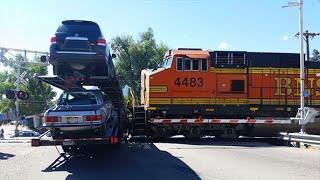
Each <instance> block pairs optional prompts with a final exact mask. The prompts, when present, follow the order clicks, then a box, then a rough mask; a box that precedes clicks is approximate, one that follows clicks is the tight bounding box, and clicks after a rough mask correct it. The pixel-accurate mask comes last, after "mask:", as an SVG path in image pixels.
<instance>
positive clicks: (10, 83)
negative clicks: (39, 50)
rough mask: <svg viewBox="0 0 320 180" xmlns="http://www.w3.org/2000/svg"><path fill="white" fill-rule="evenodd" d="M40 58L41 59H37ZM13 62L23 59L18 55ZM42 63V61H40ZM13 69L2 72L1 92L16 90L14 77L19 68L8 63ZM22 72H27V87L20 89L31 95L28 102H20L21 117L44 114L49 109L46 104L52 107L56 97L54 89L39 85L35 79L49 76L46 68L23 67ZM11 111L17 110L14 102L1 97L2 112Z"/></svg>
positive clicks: (22, 86) (0, 109)
mask: <svg viewBox="0 0 320 180" xmlns="http://www.w3.org/2000/svg"><path fill="white" fill-rule="evenodd" d="M36 58H39V57H36ZM10 60H11V61H23V57H22V56H21V55H20V54H18V55H16V56H15V57H14V58H11V59H10ZM38 61H40V60H38ZM6 65H8V66H9V67H11V68H12V71H4V72H0V92H3V93H4V92H5V91H6V90H8V89H15V85H14V82H15V80H16V78H15V77H14V74H15V72H16V71H17V66H16V65H15V64H14V63H6ZM21 67H22V68H21V72H23V71H26V72H27V74H26V76H25V78H24V79H25V80H27V82H28V83H27V85H23V84H20V85H19V89H20V90H24V91H26V92H28V93H29V99H28V100H20V101H19V111H20V115H24V116H27V115H33V114H36V113H42V112H43V111H44V110H45V109H46V108H47V107H46V102H47V103H48V104H49V105H52V102H51V101H52V99H53V98H54V96H55V95H56V93H55V92H53V91H52V88H51V87H50V86H49V85H47V84H42V85H41V84H39V83H38V80H37V79H36V78H35V77H34V76H35V75H36V74H40V75H45V74H47V68H46V67H39V66H35V65H22V66H21ZM10 109H15V105H14V100H10V99H7V98H5V97H4V96H1V97H0V112H8V111H9V110H10Z"/></svg>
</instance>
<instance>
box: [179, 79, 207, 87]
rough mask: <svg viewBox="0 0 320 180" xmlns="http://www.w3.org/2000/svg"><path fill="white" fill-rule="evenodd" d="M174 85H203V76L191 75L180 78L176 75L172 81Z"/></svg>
mask: <svg viewBox="0 0 320 180" xmlns="http://www.w3.org/2000/svg"><path fill="white" fill-rule="evenodd" d="M174 85H176V86H178V87H180V86H185V87H202V86H203V78H201V77H198V78H195V77H191V78H180V77H178V78H177V79H176V80H175V81H174Z"/></svg>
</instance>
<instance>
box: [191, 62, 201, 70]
mask: <svg viewBox="0 0 320 180" xmlns="http://www.w3.org/2000/svg"><path fill="white" fill-rule="evenodd" d="M192 70H194V71H198V70H199V59H194V60H192Z"/></svg>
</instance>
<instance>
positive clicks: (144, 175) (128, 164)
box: [43, 143, 200, 180]
mask: <svg viewBox="0 0 320 180" xmlns="http://www.w3.org/2000/svg"><path fill="white" fill-rule="evenodd" d="M51 171H67V172H69V173H71V174H70V175H68V176H67V178H66V179H68V180H72V179H139V180H144V179H148V180H150V179H152V180H157V179H159V180H160V179H161V180H163V179H200V177H199V176H198V175H197V174H196V173H195V172H194V171H193V170H192V169H191V168H190V167H189V166H188V165H186V164H185V163H184V162H183V161H181V160H180V159H179V158H177V157H174V156H172V155H171V154H170V153H168V152H166V151H161V150H159V149H158V148H157V147H156V146H155V145H153V144H150V143H131V144H126V145H122V146H121V147H120V148H119V149H106V150H105V152H104V153H103V154H100V155H96V156H93V157H88V156H75V157H70V158H68V160H66V161H62V162H60V164H58V165H57V166H55V167H54V168H52V166H49V167H47V168H46V169H45V170H43V172H51Z"/></svg>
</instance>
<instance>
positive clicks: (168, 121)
mask: <svg viewBox="0 0 320 180" xmlns="http://www.w3.org/2000/svg"><path fill="white" fill-rule="evenodd" d="M150 123H153V124H175V123H176V124H291V123H292V120H291V119H288V118H281V119H280V118H279V119H273V118H266V119H158V118H153V119H151V121H150Z"/></svg>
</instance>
